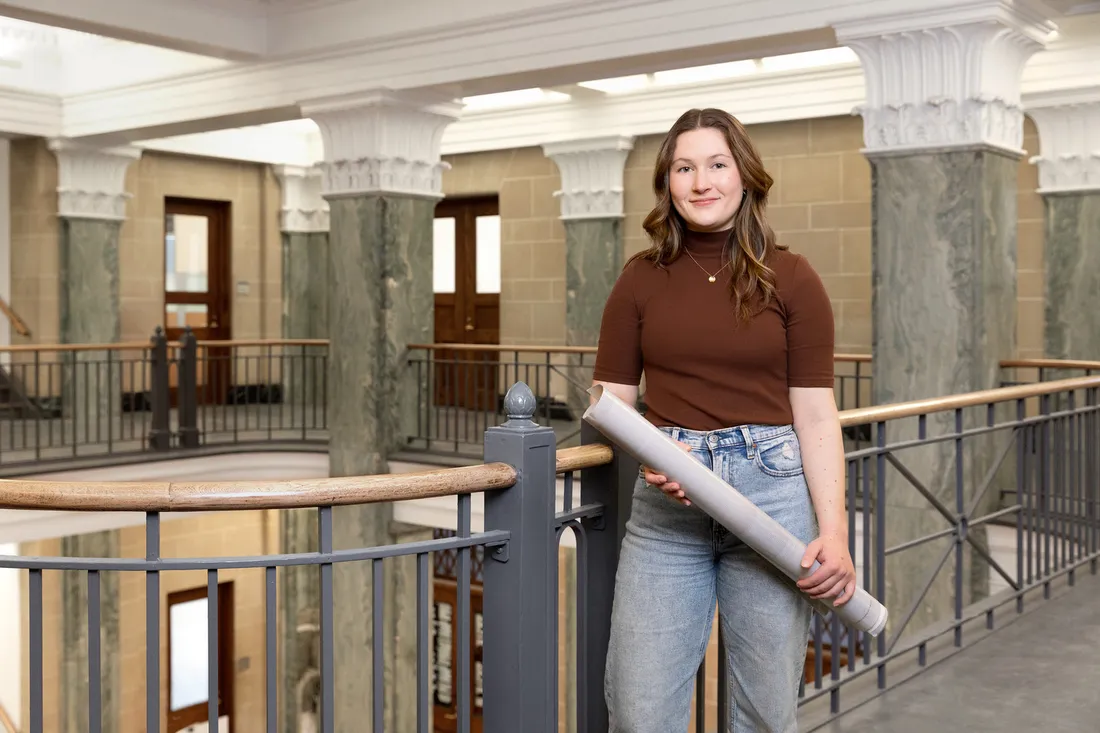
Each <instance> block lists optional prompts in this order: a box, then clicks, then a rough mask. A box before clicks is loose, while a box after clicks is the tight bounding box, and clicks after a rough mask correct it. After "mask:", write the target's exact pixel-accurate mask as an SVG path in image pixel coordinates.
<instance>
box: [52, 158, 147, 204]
mask: <svg viewBox="0 0 1100 733" xmlns="http://www.w3.org/2000/svg"><path fill="white" fill-rule="evenodd" d="M49 149H50V150H52V151H53V152H54V154H55V155H56V156H57V161H58V187H57V194H58V197H57V213H58V215H59V216H62V217H66V218H71V219H104V220H113V221H122V220H124V219H125V218H126V201H127V199H129V198H130V197H131V195H132V194H129V193H127V192H126V169H127V168H128V167H129V165H130V163H132V162H134V161H135V160H137V159H138V158H140V157H141V149H140V148H134V147H118V148H95V147H90V146H87V145H83V144H81V143H78V142H74V141H72V140H62V139H54V140H50V142H49Z"/></svg>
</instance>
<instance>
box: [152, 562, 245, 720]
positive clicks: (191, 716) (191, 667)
mask: <svg viewBox="0 0 1100 733" xmlns="http://www.w3.org/2000/svg"><path fill="white" fill-rule="evenodd" d="M165 606H166V613H167V614H168V645H167V647H168V716H167V717H168V733H176V731H181V730H185V729H187V728H189V727H191V726H193V725H196V724H199V723H204V722H206V721H207V720H209V706H208V700H209V671H208V667H207V665H208V663H209V651H208V650H209V645H208V638H209V636H208V633H209V622H208V611H209V602H208V600H207V589H206V586H201V587H198V588H191V589H189V590H185V591H179V592H178V593H170V594H169V595H168V602H167V603H166V604H165ZM217 618H218V629H217V633H218V644H217V654H218V658H217V667H218V717H219V718H225V719H227V720H226V722H227V725H222V726H219V728H220V729H223V730H224V729H226V728H228V729H229V730H233V729H234V727H235V721H234V720H233V680H234V675H235V673H236V669H235V667H236V664H235V659H236V658H235V654H234V651H233V650H234V642H233V581H227V582H223V583H219V584H218V601H217Z"/></svg>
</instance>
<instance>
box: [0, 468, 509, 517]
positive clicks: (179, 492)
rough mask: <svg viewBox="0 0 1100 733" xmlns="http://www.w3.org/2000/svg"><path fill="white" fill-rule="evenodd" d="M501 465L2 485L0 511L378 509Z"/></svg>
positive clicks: (473, 488)
mask: <svg viewBox="0 0 1100 733" xmlns="http://www.w3.org/2000/svg"><path fill="white" fill-rule="evenodd" d="M515 483H516V471H515V469H514V468H512V467H511V466H509V465H508V464H506V463H486V464H478V465H474V466H460V467H457V468H443V469H435V470H430V471H415V472H410V473H396V474H384V475H373V476H347V477H338V478H322V479H309V480H299V481H224V482H179V483H168V482H136V481H123V482H79V483H78V482H56V481H20V480H0V509H55V510H61V511H72V512H88V511H92V512H97V511H121V512H200V511H233V510H248V509H304V508H309V507H317V506H342V505H347V504H377V503H380V502H386V501H406V500H410V499H427V498H430V497H439V496H458V495H459V494H475V493H478V492H482V491H489V490H492V489H506V488H508V487H510V486H514V485H515Z"/></svg>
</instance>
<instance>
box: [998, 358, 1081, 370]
mask: <svg viewBox="0 0 1100 733" xmlns="http://www.w3.org/2000/svg"><path fill="white" fill-rule="evenodd" d="M1001 368H1002V369H1096V370H1097V371H1100V361H1080V360H1077V359H1002V360H1001Z"/></svg>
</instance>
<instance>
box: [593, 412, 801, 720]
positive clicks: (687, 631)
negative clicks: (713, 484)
mask: <svg viewBox="0 0 1100 733" xmlns="http://www.w3.org/2000/svg"><path fill="white" fill-rule="evenodd" d="M662 430H663V431H664V432H665V433H666V434H669V435H670V436H671V437H672V438H673V439H674V440H679V441H681V442H683V443H686V444H688V445H689V446H691V449H692V455H693V456H695V457H696V458H697V459H699V460H700V461H702V463H703V464H704V465H706V466H707V467H708V468H710V469H711V470H712V471H714V472H715V473H716V474H718V475H719V476H721V477H722V478H723V479H725V480H726V481H727V482H729V483H730V484H731V485H732V486H733V487H735V488H736V489H737V490H738V491H740V492H741V493H742V494H744V495H745V497H746V498H747V499H749V500H750V501H752V502H753V503H754V504H756V505H757V506H759V507H760V508H761V509H763V510H764V511H765V512H767V513H768V515H770V516H771V517H772V518H773V519H775V520H776V521H777V522H779V523H780V524H782V525H783V526H784V527H786V528H787V529H788V530H789V531H790V532H791V533H792V534H794V535H795V536H796V537H798V538H799V539H800V540H802V541H803V542H809V541H810V540H812V539H813V538H814V537H816V536H817V519H816V517H815V514H814V509H813V504H812V502H811V500H810V493H809V489H808V488H807V486H806V480H805V477H804V476H803V473H802V456H801V452H800V450H799V445H798V438H797V436H796V435H795V432H794V429H793V428H792V427H791V426H790V425H786V426H765V425H745V426H737V427H732V428H725V429H723V430H715V431H710V432H700V431H690V430H684V429H682V428H662ZM689 498H690V497H689ZM716 601H717V604H718V613H719V623H721V625H722V634H723V637H724V639H725V642H726V649H727V655H726V658H725V659H724V660H720V661H719V663H724V664H725V665H726V667H727V670H728V673H729V674H728V677H727V679H728V680H729V701H730V704H729V716H730V720H729V730H730V731H731V733H765V732H766V733H793V732H794V731H795V730H796V729H797V725H796V720H795V714H796V711H797V703H798V687H799V681H800V679H801V677H802V674H803V665H804V663H805V659H806V642H807V637H808V634H809V626H810V619H811V612H812V609H811V607H810V605H809V603H808V602H807V601H806V600H805V598H804V597H803V596H802V595H801V593H800V592H799V591H798V590H797V589H796V588H795V586H794V584H793V583H792V582H791V580H790V579H788V578H787V577H786V576H785V575H783V574H782V573H780V572H779V571H778V570H776V569H775V568H774V567H773V566H772V565H771V564H770V563H769V562H768V561H767V560H765V559H763V558H762V557H761V556H760V555H758V554H757V553H756V552H755V551H754V550H752V549H751V548H749V547H747V546H746V545H745V544H744V543H742V542H741V541H740V540H738V539H737V538H736V537H734V536H732V535H731V534H730V532H729V531H728V530H726V529H725V527H723V526H722V525H720V524H718V523H717V522H716V521H714V520H713V519H711V518H710V517H709V516H708V515H707V514H705V513H704V512H703V511H702V510H700V509H699V508H697V507H696V506H695V505H694V504H693V505H691V506H684V505H682V504H680V503H679V502H677V501H675V500H674V499H671V498H669V497H668V496H665V494H664V493H663V492H662V491H661V490H660V489H659V488H657V487H655V486H651V485H649V484H647V483H646V482H645V479H644V478H643V477H641V476H639V478H638V482H637V483H636V484H635V487H634V501H633V506H632V510H631V514H630V519H629V521H628V523H627V526H626V535H625V537H624V539H623V543H622V550H621V553H620V558H619V568H618V572H617V575H616V578H615V600H614V606H613V610H612V617H611V643H610V646H609V649H608V658H607V677H606V680H605V683H606V697H607V704H608V710H609V711H610V718H611V719H610V731H611V733H686V731H687V729H688V723H689V720H690V712H691V711H690V707H691V698H692V691H693V689H694V681H695V673H696V671H697V670H698V668H699V664H700V663H701V662H702V660H703V655H704V654H705V652H706V648H707V643H708V640H709V639H710V635H711V630H712V626H713V621H714V606H715V602H716Z"/></svg>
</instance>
